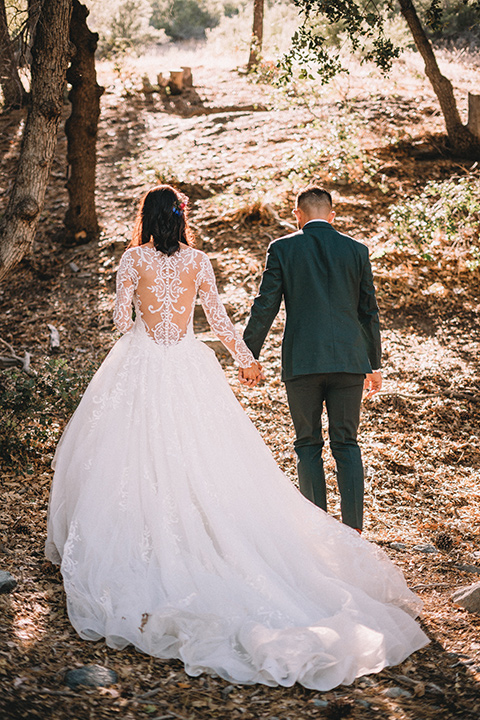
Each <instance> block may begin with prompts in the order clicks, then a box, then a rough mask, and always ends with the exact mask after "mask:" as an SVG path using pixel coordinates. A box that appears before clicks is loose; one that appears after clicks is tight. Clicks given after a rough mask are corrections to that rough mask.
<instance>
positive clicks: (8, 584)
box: [0, 570, 17, 593]
mask: <svg viewBox="0 0 480 720" xmlns="http://www.w3.org/2000/svg"><path fill="white" fill-rule="evenodd" d="M16 584H17V581H16V580H15V578H14V577H13V575H11V574H10V573H9V572H7V571H6V570H0V593H9V592H12V590H13V588H14V587H15V586H16Z"/></svg>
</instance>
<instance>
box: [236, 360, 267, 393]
mask: <svg viewBox="0 0 480 720" xmlns="http://www.w3.org/2000/svg"><path fill="white" fill-rule="evenodd" d="M238 379H239V380H240V382H241V383H242V385H248V386H249V387H255V385H257V384H258V383H259V382H260V380H265V375H264V373H263V369H262V366H261V365H260V363H259V362H258V361H257V362H255V363H253V365H250V367H246V368H240V369H239V371H238Z"/></svg>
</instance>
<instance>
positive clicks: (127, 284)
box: [113, 252, 135, 333]
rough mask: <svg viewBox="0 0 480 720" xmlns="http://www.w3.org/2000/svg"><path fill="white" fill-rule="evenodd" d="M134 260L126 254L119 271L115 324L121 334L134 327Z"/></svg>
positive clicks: (114, 314)
mask: <svg viewBox="0 0 480 720" xmlns="http://www.w3.org/2000/svg"><path fill="white" fill-rule="evenodd" d="M132 270H133V258H132V256H131V254H130V253H129V252H125V253H123V255H122V259H121V260H120V265H119V266H118V271H117V295H116V297H115V310H114V311H113V322H114V323H115V325H116V327H117V328H118V329H119V330H120V332H121V333H126V332H127V331H128V330H130V328H131V327H132V325H133V320H132V300H133V292H134V289H135V287H134V283H133V280H132Z"/></svg>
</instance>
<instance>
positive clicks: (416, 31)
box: [398, 0, 480, 158]
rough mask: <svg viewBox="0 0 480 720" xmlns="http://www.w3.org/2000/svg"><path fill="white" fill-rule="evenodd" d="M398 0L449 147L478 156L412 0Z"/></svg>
mask: <svg viewBox="0 0 480 720" xmlns="http://www.w3.org/2000/svg"><path fill="white" fill-rule="evenodd" d="M398 2H399V5H400V10H401V13H402V15H403V17H404V18H405V20H406V22H407V25H408V27H409V28H410V32H411V33H412V36H413V40H414V42H415V45H416V47H417V50H418V52H419V53H420V55H421V56H422V58H423V61H424V63H425V74H426V76H427V77H428V79H429V80H430V83H431V84H432V88H433V91H434V93H435V95H436V96H437V98H438V102H439V103H440V108H441V110H442V114H443V117H444V119H445V126H446V129H447V135H448V139H449V140H450V142H451V144H452V147H453V148H454V150H456V151H457V152H459V153H461V154H462V155H467V156H470V157H474V158H476V157H478V156H479V153H480V145H479V143H478V140H477V139H476V138H475V137H474V136H473V135H472V133H471V132H470V130H469V129H468V128H467V126H466V125H463V124H462V121H461V119H460V114H459V112H458V108H457V103H456V101H455V96H454V94H453V87H452V83H451V82H450V80H448V78H446V77H445V76H444V75H442V73H441V72H440V68H439V67H438V63H437V59H436V57H435V54H434V52H433V48H432V45H431V43H430V40H429V39H428V37H427V34H426V33H425V30H424V29H423V26H422V24H421V22H420V19H419V17H418V14H417V11H416V9H415V7H414V5H413V2H412V0H398Z"/></svg>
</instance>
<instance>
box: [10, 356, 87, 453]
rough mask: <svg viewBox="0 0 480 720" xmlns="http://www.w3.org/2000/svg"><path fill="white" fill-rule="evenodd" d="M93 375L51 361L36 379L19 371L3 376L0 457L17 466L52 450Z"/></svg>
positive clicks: (59, 362)
mask: <svg viewBox="0 0 480 720" xmlns="http://www.w3.org/2000/svg"><path fill="white" fill-rule="evenodd" d="M93 373H94V368H93V366H89V367H87V368H86V369H85V370H84V371H83V372H82V373H79V372H77V371H74V370H72V369H71V368H70V367H69V366H68V365H67V363H66V362H65V361H64V360H51V359H50V360H48V361H47V362H46V363H45V365H44V366H43V367H42V369H41V370H40V371H39V373H38V374H37V375H36V376H35V377H30V376H28V375H25V374H24V373H22V372H21V371H19V370H16V369H11V370H3V371H2V373H0V406H1V407H2V422H1V424H0V458H2V460H3V462H4V463H6V464H10V465H15V464H18V463H22V462H25V461H28V460H33V459H34V458H35V457H38V456H41V455H44V454H45V453H48V452H50V451H51V450H53V448H54V445H55V443H56V442H57V440H58V437H59V434H60V432H61V429H62V427H63V425H64V422H65V421H66V420H67V419H68V418H69V416H70V415H71V414H72V413H73V411H74V410H75V408H76V406H77V405H78V403H79V401H80V398H81V396H82V393H83V392H84V390H85V388H86V386H87V384H88V382H89V381H90V379H91V377H92V375H93Z"/></svg>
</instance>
